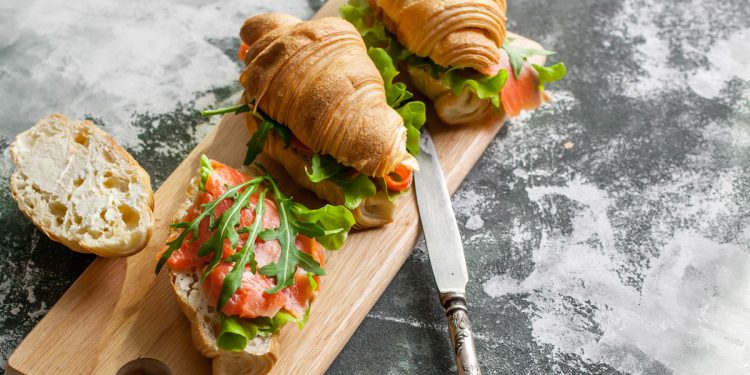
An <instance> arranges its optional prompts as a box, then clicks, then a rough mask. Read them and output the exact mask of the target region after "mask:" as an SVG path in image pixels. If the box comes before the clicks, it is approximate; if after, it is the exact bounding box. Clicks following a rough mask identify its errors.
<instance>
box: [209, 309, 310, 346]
mask: <svg viewBox="0 0 750 375" xmlns="http://www.w3.org/2000/svg"><path fill="white" fill-rule="evenodd" d="M309 316H310V308H309V307H308V308H307V310H305V315H304V316H303V317H302V318H297V317H295V316H294V315H292V314H290V313H288V312H286V311H279V312H278V313H276V315H274V317H273V318H268V317H259V318H253V319H243V318H240V317H236V316H228V315H225V314H220V315H219V317H220V320H221V330H220V331H219V334H218V335H217V336H216V345H218V346H219V348H220V349H222V350H227V351H232V352H241V351H243V350H245V348H246V347H247V343H249V342H250V340H252V339H254V338H255V337H256V336H268V335H270V334H277V333H279V331H281V329H282V328H284V326H285V325H286V324H287V323H296V324H297V326H298V327H299V329H302V328H303V327H304V326H305V323H307V319H308V317H309Z"/></svg>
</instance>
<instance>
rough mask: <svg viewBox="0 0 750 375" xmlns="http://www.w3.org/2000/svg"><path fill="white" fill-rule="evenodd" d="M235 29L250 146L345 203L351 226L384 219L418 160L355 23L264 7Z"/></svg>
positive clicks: (318, 190) (328, 197) (302, 182)
mask: <svg viewBox="0 0 750 375" xmlns="http://www.w3.org/2000/svg"><path fill="white" fill-rule="evenodd" d="M240 38H241V39H242V43H243V45H242V47H241V52H240V54H241V56H240V58H241V59H243V60H244V62H245V64H246V67H245V70H244V71H243V72H242V75H241V77H240V83H241V84H242V85H243V87H244V88H245V94H244V100H245V102H246V103H248V104H251V106H252V107H253V108H252V110H254V111H256V112H255V113H254V114H250V115H248V116H247V127H248V130H249V131H250V132H251V133H252V134H253V138H254V139H256V138H257V142H256V147H255V150H256V151H255V152H259V151H260V149H261V148H262V150H263V152H264V153H265V154H267V155H268V156H269V157H271V158H272V159H273V160H275V161H277V162H278V163H280V164H281V165H282V166H283V167H284V169H285V170H286V171H287V172H288V174H289V175H290V176H291V177H292V178H293V179H294V180H295V182H297V184H299V185H300V186H302V187H305V188H307V189H309V190H312V191H313V192H315V193H316V194H317V195H318V196H319V197H320V198H322V199H325V200H327V201H328V202H331V203H333V204H339V205H340V204H343V205H345V206H346V207H347V208H349V209H350V210H351V211H352V213H353V214H354V217H355V219H356V222H357V224H356V226H357V227H359V228H367V227H375V226H380V225H384V224H387V223H389V222H391V221H392V220H393V210H394V203H393V201H394V200H395V196H396V195H398V194H399V193H400V192H402V191H405V190H406V189H408V188H409V186H410V185H411V171H412V170H413V169H416V168H417V163H416V159H415V158H414V156H412V154H410V153H409V151H408V150H407V147H406V145H407V130H406V127H405V126H404V119H403V118H402V115H401V114H400V112H397V111H396V110H394V109H393V108H392V107H391V105H392V103H389V102H388V101H387V98H386V89H385V86H384V85H389V86H388V87H391V85H392V83H391V82H390V81H388V82H384V80H383V76H381V72H380V71H379V70H378V67H376V65H375V63H374V62H373V61H372V60H371V59H370V57H369V56H368V51H367V49H366V47H365V44H364V42H363V41H362V38H361V36H360V35H359V33H358V32H357V30H356V29H355V28H354V27H353V26H352V25H351V24H350V23H348V22H346V21H344V20H342V19H339V18H323V19H319V20H315V21H301V20H299V19H297V18H295V17H292V16H288V15H283V14H264V15H258V16H254V17H252V18H249V19H248V20H246V21H245V24H244V25H243V27H242V30H241V31H240ZM242 54H244V55H242ZM389 104H391V105H389ZM419 104H420V105H421V106H422V112H423V111H424V105H423V104H422V103H419ZM422 117H424V115H423V114H422ZM258 118H262V119H271V120H272V122H273V125H272V126H273V127H274V130H267V131H265V133H267V134H265V135H262V134H264V131H263V130H259V126H258V125H259V124H260V123H262V122H261V121H260V120H258ZM263 121H265V120H263ZM423 122H424V120H422V123H423ZM266 123H270V122H269V121H266ZM412 126H414V125H412ZM418 126H421V124H418ZM287 129H288V130H287ZM278 131H281V132H284V131H288V132H289V133H291V134H290V135H288V136H287V137H283V136H281V135H279V134H278ZM417 136H418V134H417ZM410 137H413V135H411V136H410ZM251 142H252V141H251ZM261 142H262V143H261ZM261 146H262V147H261ZM253 158H254V156H250V157H249V159H253ZM246 162H248V160H246ZM322 164H326V166H325V167H324V166H322ZM316 168H318V169H317V171H316ZM321 171H322V172H321ZM321 174H323V175H324V176H323V177H321Z"/></svg>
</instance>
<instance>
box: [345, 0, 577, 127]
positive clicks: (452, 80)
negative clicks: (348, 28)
mask: <svg viewBox="0 0 750 375" xmlns="http://www.w3.org/2000/svg"><path fill="white" fill-rule="evenodd" d="M340 12H341V16H342V17H343V18H345V19H346V20H348V21H349V22H351V23H352V24H353V25H355V26H356V27H357V29H358V31H359V32H360V33H361V35H362V37H363V38H364V40H365V43H366V44H367V45H368V46H373V47H381V48H384V49H386V50H388V52H389V53H390V54H391V56H392V57H393V59H394V60H397V61H399V62H401V63H402V64H404V65H405V66H406V70H407V72H408V75H409V79H410V81H411V83H412V84H413V85H414V87H416V88H417V90H419V91H420V92H421V93H422V94H424V95H425V96H426V97H427V98H429V99H430V100H432V102H433V104H434V108H435V111H436V112H437V114H438V116H439V117H440V118H441V119H442V120H443V121H444V122H445V123H447V124H474V123H483V122H485V121H488V120H489V119H491V118H493V117H496V118H502V117H504V116H505V115H508V116H511V117H513V116H517V115H518V114H520V112H521V111H522V110H528V109H533V108H536V107H538V106H539V105H541V104H542V103H543V102H544V101H545V100H547V95H546V94H545V93H544V91H543V90H544V84H545V83H548V82H552V81H555V80H558V79H561V78H562V77H563V76H564V75H565V66H564V65H563V64H561V63H560V64H556V65H553V66H549V67H545V66H543V62H544V56H547V55H550V54H552V53H553V52H551V51H546V50H543V49H542V48H541V46H539V45H538V44H536V43H534V42H531V41H529V40H528V39H523V38H520V37H518V36H516V35H510V34H509V33H507V31H506V4H505V0H369V1H368V0H350V1H349V3H348V4H347V5H344V6H343V7H342V8H341V10H340ZM532 56H537V58H536V59H535V60H536V61H537V62H541V64H533V62H534V59H532V60H527V59H528V58H530V57H532Z"/></svg>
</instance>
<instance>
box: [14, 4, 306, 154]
mask: <svg viewBox="0 0 750 375" xmlns="http://www.w3.org/2000/svg"><path fill="white" fill-rule="evenodd" d="M270 10H276V11H284V12H286V13H291V14H294V15H297V16H301V17H307V16H309V15H310V14H311V10H310V8H309V6H308V5H307V2H305V1H282V2H279V1H273V0H259V1H254V2H253V3H252V4H251V5H249V4H248V3H247V2H246V1H240V0H233V1H222V2H219V1H211V2H204V1H198V2H196V1H145V0H139V1H128V2H122V1H114V0H106V1H73V2H71V1H62V0H39V1H33V2H31V3H29V2H11V3H6V4H5V5H4V6H3V12H2V14H0V24H3V28H2V30H0V49H4V50H6V51H5V52H4V54H3V56H4V57H3V58H4V60H3V62H2V64H0V92H4V93H12V92H16V91H19V92H31V91H35V92H36V94H35V96H34V100H33V101H30V100H28V99H29V98H28V97H27V96H24V95H3V100H2V101H0V113H3V114H4V119H3V121H4V122H5V123H6V124H10V125H11V126H7V127H3V128H2V129H0V136H13V135H15V134H16V133H18V132H20V131H21V130H23V129H24V128H26V127H29V126H31V125H32V124H33V123H34V122H35V121H36V120H37V119H38V118H41V117H43V116H44V115H47V114H49V113H52V112H56V111H59V112H63V113H64V114H66V115H69V116H73V117H82V116H83V115H85V114H93V115H94V116H95V117H97V118H101V119H103V120H104V121H105V123H110V124H112V126H110V127H108V130H111V131H113V133H114V134H113V135H114V136H115V137H116V138H117V139H118V140H119V141H120V142H122V143H124V144H125V145H128V146H132V145H135V143H136V141H137V138H136V136H137V135H138V130H137V129H136V128H135V127H132V126H130V122H131V120H132V119H131V116H132V114H133V113H134V112H139V113H145V112H150V113H164V112H170V111H171V110H173V109H174V106H175V104H176V103H178V102H186V101H190V100H191V99H193V98H194V94H195V93H197V92H202V91H206V90H209V89H211V88H214V87H224V86H227V85H230V84H233V83H235V82H237V79H238V78H237V77H238V72H239V66H238V64H237V63H236V62H235V59H233V57H232V56H228V55H227V54H225V51H224V50H223V49H222V47H220V46H219V42H220V41H222V40H224V39H227V38H236V37H237V35H238V33H239V26H238V25H241V24H242V21H243V20H244V18H246V17H248V16H250V15H252V14H256V13H260V12H264V11H270Z"/></svg>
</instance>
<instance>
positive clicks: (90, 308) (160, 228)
mask: <svg viewBox="0 0 750 375" xmlns="http://www.w3.org/2000/svg"><path fill="white" fill-rule="evenodd" d="M343 2H344V0H332V1H330V2H329V3H327V4H326V5H324V6H323V8H321V10H320V11H319V12H318V13H317V14H316V16H315V17H316V18H317V17H323V16H333V15H337V13H338V12H337V9H338V7H339V6H340V5H341V4H342V3H343ZM239 27H240V25H237V28H238V29H239ZM542 62H543V61H542ZM537 63H539V61H537ZM244 122H245V119H244V114H242V115H227V116H225V117H224V118H223V120H222V121H221V123H220V125H217V126H216V127H215V128H214V129H213V130H212V131H211V132H210V133H209V135H208V136H207V137H206V138H205V139H204V140H203V141H202V142H201V143H200V144H199V145H198V146H196V148H195V149H194V150H193V151H192V152H191V153H190V154H189V155H188V157H187V158H186V159H185V160H184V161H183V162H182V164H180V166H179V167H178V168H177V169H176V170H175V171H174V173H172V175H171V176H170V177H169V178H168V179H167V180H166V181H165V182H164V184H163V185H162V186H161V187H160V188H159V189H158V190H157V192H156V194H155V201H156V207H155V211H156V212H155V214H156V227H155V231H154V235H153V237H152V238H151V240H150V242H149V244H148V246H147V247H146V248H145V249H144V250H143V251H142V252H140V253H138V254H137V255H134V256H131V257H129V258H124V259H104V258H99V259H97V260H96V261H94V262H93V263H92V265H91V266H90V267H89V268H88V269H87V270H86V271H85V272H84V273H83V274H82V275H81V277H80V278H79V279H78V280H77V281H76V282H75V283H74V284H73V285H72V286H71V288H70V289H69V290H68V291H67V292H66V293H65V295H64V296H63V297H62V298H61V299H60V300H59V301H58V302H57V304H55V306H54V307H53V308H52V310H51V311H50V312H49V313H48V314H47V315H46V316H45V318H44V319H42V321H41V322H40V323H39V324H38V325H37V326H36V327H35V328H34V330H33V331H32V332H31V333H30V334H29V335H28V336H27V337H26V339H25V340H24V341H23V342H22V343H21V345H20V346H19V347H18V348H17V349H16V351H15V352H14V353H13V355H12V356H11V357H10V359H9V360H8V371H9V372H10V373H26V374H89V373H96V374H115V373H117V371H118V369H120V368H121V367H122V366H123V365H124V364H125V363H127V362H129V361H131V360H134V359H137V358H141V357H150V358H156V359H158V360H160V361H162V362H164V363H166V364H167V365H168V366H169V368H170V369H171V370H172V373H173V374H207V373H209V372H210V362H209V360H208V359H206V358H204V357H202V356H201V355H200V354H199V353H198V352H197V351H196V350H195V349H194V348H193V345H192V341H191V338H190V329H189V324H188V320H187V319H186V318H185V317H184V316H183V315H182V313H181V312H180V310H179V308H178V306H177V303H176V302H175V299H174V296H173V295H172V291H171V290H170V287H169V285H168V284H169V283H168V280H167V273H166V272H162V273H161V274H160V275H158V276H156V275H154V272H153V270H154V265H155V262H156V254H157V252H158V251H159V250H160V249H161V247H162V246H163V244H164V242H165V240H166V237H167V233H168V224H169V223H170V221H171V218H172V216H173V215H174V214H175V212H176V211H177V209H178V206H179V205H180V204H181V202H182V201H183V200H184V198H185V195H184V192H185V187H186V186H187V184H188V181H189V180H190V179H191V178H192V177H193V176H195V175H196V173H197V167H198V165H199V161H198V160H199V157H200V155H201V154H206V155H208V156H209V157H210V158H213V159H216V160H219V161H222V162H225V163H227V164H229V165H231V166H235V167H239V166H240V165H241V162H242V159H243V157H244V154H245V143H246V142H247V140H248V138H249V134H248V131H247V129H246V128H245V124H244ZM428 124H429V127H430V130H431V132H432V135H433V140H434V142H435V146H436V147H437V150H438V154H439V156H440V159H441V160H442V165H443V169H444V172H445V177H446V181H447V183H448V189H449V191H450V192H451V193H453V192H454V191H455V190H456V188H457V187H458V185H459V184H460V183H461V181H462V180H463V179H464V177H465V176H466V174H467V173H468V172H469V170H470V169H471V168H472V166H473V165H474V163H476V161H477V159H479V157H480V156H481V155H482V153H483V152H484V150H485V148H486V147H487V146H488V145H489V143H490V142H491V141H492V139H493V138H494V137H495V135H496V134H497V132H498V130H499V129H500V128H501V127H502V124H503V121H502V120H498V121H496V122H493V123H490V124H483V125H482V126H469V127H448V126H445V125H443V124H441V123H440V122H439V121H437V119H436V118H435V116H434V114H433V113H432V112H431V111H429V113H428ZM261 161H262V162H264V164H266V165H267V166H268V167H269V169H270V170H271V171H272V172H273V173H274V175H276V176H279V175H282V176H281V177H279V178H278V179H279V180H280V184H281V185H282V188H283V189H284V190H285V192H286V193H287V194H293V195H294V196H295V198H302V200H304V201H309V200H310V199H313V198H312V197H311V194H310V193H309V192H305V191H300V190H299V188H298V187H296V186H295V185H293V184H292V183H291V182H290V180H289V178H288V177H285V176H283V173H281V172H280V168H279V166H277V165H275V164H274V163H272V162H269V161H268V160H266V159H261ZM395 217H396V220H395V221H394V222H393V223H392V224H390V225H387V226H385V227H383V228H379V229H374V230H368V231H364V232H357V233H352V235H351V236H350V237H349V241H348V242H347V244H346V245H345V246H344V248H343V249H342V250H340V251H337V252H328V254H327V260H326V263H327V264H326V272H327V276H326V277H325V278H324V279H323V281H322V284H321V293H320V295H319V296H318V298H317V299H316V301H315V303H314V304H313V306H312V310H311V313H310V320H309V322H308V323H307V325H306V326H305V328H304V329H303V330H298V329H297V328H296V327H292V326H293V325H289V326H287V327H285V328H284V330H283V331H282V333H281V337H280V358H279V362H278V363H277V365H276V367H274V369H273V371H272V373H273V374H301V373H306V374H320V373H323V372H325V370H326V369H327V368H328V366H329V365H330V364H331V362H332V361H333V360H334V359H335V358H336V356H337V355H338V353H339V352H340V351H341V349H342V348H343V347H344V345H346V343H347V341H348V340H349V338H350V337H351V335H352V334H353V333H354V331H355V330H356V329H357V327H358V326H359V324H360V323H361V322H362V320H363V319H364V318H365V316H366V315H367V313H368V311H370V309H371V308H372V306H373V305H374V304H375V302H376V301H377V300H378V298H379V297H380V295H381V294H382V293H383V291H384V290H385V288H386V287H387V286H388V284H389V283H390V282H391V280H392V279H393V277H394V276H395V274H396V272H398V270H399V268H400V267H401V265H402V264H403V263H404V261H405V260H406V258H407V257H408V256H409V254H410V253H411V250H412V248H413V246H414V244H415V241H416V239H417V236H418V234H419V231H420V229H419V217H418V213H417V207H416V200H415V196H414V193H413V190H412V191H411V192H410V193H408V194H405V195H404V196H403V197H402V198H401V199H400V200H399V201H398V208H397V210H396V214H395ZM435 298H436V299H437V296H435ZM373 350H377V348H373Z"/></svg>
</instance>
